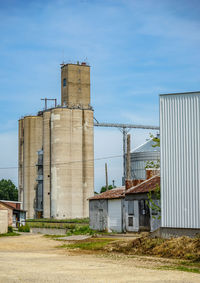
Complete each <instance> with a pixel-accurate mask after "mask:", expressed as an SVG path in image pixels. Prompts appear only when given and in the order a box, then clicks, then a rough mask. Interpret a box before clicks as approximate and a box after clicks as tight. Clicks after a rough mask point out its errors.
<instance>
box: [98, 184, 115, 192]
mask: <svg viewBox="0 0 200 283" xmlns="http://www.w3.org/2000/svg"><path fill="white" fill-rule="evenodd" d="M114 188H116V187H113V186H112V185H109V186H108V190H112V189H114ZM105 191H106V186H103V187H101V190H100V193H104V192H105Z"/></svg>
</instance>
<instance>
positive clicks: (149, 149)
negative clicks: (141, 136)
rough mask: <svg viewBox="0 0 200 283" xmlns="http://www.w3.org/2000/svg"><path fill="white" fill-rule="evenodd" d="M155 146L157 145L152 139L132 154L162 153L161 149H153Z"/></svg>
mask: <svg viewBox="0 0 200 283" xmlns="http://www.w3.org/2000/svg"><path fill="white" fill-rule="evenodd" d="M153 145H156V143H155V142H154V141H153V139H150V140H149V141H147V142H145V143H144V144H142V145H140V146H139V147H137V148H136V149H134V150H133V151H131V153H136V152H152V151H160V147H158V146H156V147H153Z"/></svg>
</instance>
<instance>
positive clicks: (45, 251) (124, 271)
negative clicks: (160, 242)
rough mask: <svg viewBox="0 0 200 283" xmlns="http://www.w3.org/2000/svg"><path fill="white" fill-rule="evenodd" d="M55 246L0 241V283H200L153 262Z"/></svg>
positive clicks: (39, 239) (33, 239) (38, 240)
mask: <svg viewBox="0 0 200 283" xmlns="http://www.w3.org/2000/svg"><path fill="white" fill-rule="evenodd" d="M59 244H62V242H57V241H54V240H51V239H47V238H44V237H43V236H42V235H22V236H19V237H5V238H0V282H2V283H6V282H12V283H13V282H27V283H29V282H30V283H31V282H37V283H40V282H42V283H43V282H56V283H60V282H109V283H110V282H142V283H146V282H153V283H156V282H159V283H164V282H165V283H166V282H167V283H168V282H176V283H179V282H185V283H190V282H195V283H198V282H200V275H199V274H194V273H187V272H180V271H169V270H168V271H166V270H156V269H153V268H152V267H153V266H154V267H155V264H156V263H155V262H154V263H153V260H152V263H151V260H150V262H148V261H147V262H145V261H144V260H143V259H138V258H131V259H130V258H129V259H126V258H125V257H123V258H121V259H115V258H112V257H106V258H105V257H100V256H99V255H87V254H79V255H77V254H76V255H75V254H72V253H70V252H69V251H66V250H64V249H58V248H55V246H58V245H59ZM160 261H162V260H159V262H160ZM151 265H152V266H151ZM141 266H142V267H141Z"/></svg>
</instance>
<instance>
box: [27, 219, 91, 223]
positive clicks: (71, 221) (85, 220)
mask: <svg viewBox="0 0 200 283" xmlns="http://www.w3.org/2000/svg"><path fill="white" fill-rule="evenodd" d="M26 222H43V223H69V224H70V223H71V224H73V223H74V224H75V223H79V224H88V223H89V218H74V219H58V220H57V219H56V220H55V219H52V218H41V219H28V220H26Z"/></svg>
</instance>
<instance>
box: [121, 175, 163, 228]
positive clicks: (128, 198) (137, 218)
mask: <svg viewBox="0 0 200 283" xmlns="http://www.w3.org/2000/svg"><path fill="white" fill-rule="evenodd" d="M158 186H160V176H158V175H157V176H153V177H151V178H150V179H148V180H145V181H143V182H142V183H140V184H138V185H136V186H134V187H131V188H130V189H127V190H126V192H125V201H124V204H125V222H126V231H128V232H139V231H150V232H153V231H155V230H157V229H158V228H159V227H160V212H158V210H155V209H152V205H151V204H150V203H149V198H148V193H150V192H151V198H152V200H153V203H154V204H156V205H157V206H160V200H159V199H158V198H157V196H156V194H155V191H156V189H157V187H158Z"/></svg>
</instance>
